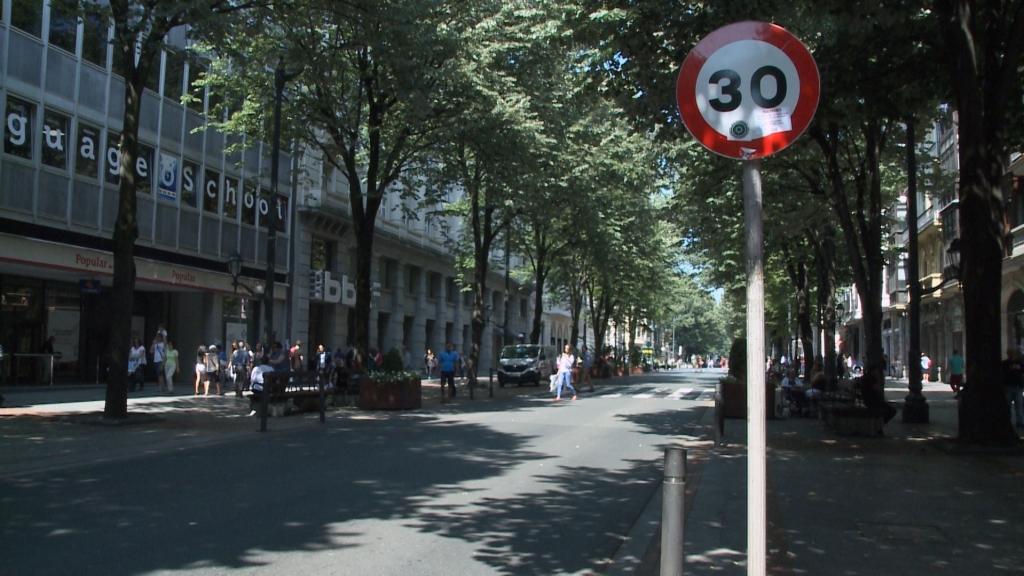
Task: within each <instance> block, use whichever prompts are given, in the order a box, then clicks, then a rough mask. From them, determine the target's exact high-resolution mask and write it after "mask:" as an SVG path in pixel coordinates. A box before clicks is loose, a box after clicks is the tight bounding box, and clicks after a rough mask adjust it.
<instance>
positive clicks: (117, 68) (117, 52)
mask: <svg viewBox="0 0 1024 576" xmlns="http://www.w3.org/2000/svg"><path fill="white" fill-rule="evenodd" d="M134 53H135V50H134V49H133V50H132V54H134ZM112 62H113V72H114V74H117V75H119V76H121V77H122V78H126V77H127V76H128V75H127V74H125V68H126V67H127V64H128V63H127V62H125V59H124V50H122V49H121V47H120V46H115V47H114V56H113V59H112Z"/></svg>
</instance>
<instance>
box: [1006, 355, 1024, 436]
mask: <svg viewBox="0 0 1024 576" xmlns="http://www.w3.org/2000/svg"><path fill="white" fill-rule="evenodd" d="M1002 368H1003V370H1002V372H1003V388H1004V390H1006V400H1007V402H1008V403H1009V404H1010V409H1011V412H1010V415H1011V416H1012V417H1013V420H1014V424H1015V425H1016V426H1017V430H1018V431H1021V430H1024V363H1022V361H1021V354H1020V351H1019V350H1017V349H1016V348H1012V347H1011V348H1007V349H1006V360H1003V366H1002Z"/></svg>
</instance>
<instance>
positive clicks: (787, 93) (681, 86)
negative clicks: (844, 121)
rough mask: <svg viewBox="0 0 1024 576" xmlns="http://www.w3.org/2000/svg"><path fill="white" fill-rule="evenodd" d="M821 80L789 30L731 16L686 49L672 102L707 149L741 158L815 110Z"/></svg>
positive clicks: (787, 136)
mask: <svg viewBox="0 0 1024 576" xmlns="http://www.w3.org/2000/svg"><path fill="white" fill-rule="evenodd" d="M819 91H820V83H819V77H818V67H817V65H816V64H815V63H814V58H813V57H812V56H811V53H810V52H808V51H807V47H805V46H804V45H803V43H801V42H800V40H798V39H797V38H796V37H795V36H793V35H792V34H790V33H789V32H788V31H786V30H785V29H784V28H782V27H781V26H777V25H775V24H769V23H766V22H737V23H735V24H729V25H728V26H724V27H722V28H719V29H718V30H715V31H714V32H712V33H711V34H709V35H707V36H706V37H705V38H704V39H703V40H701V41H700V43H698V44H697V46H695V47H694V48H693V50H691V51H690V53H689V54H688V55H687V56H686V60H684V61H683V66H682V68H681V69H680V71H679V80H678V82H677V83H676V101H677V103H678V105H679V112H680V114H681V115H682V117H683V123H684V124H685V125H686V129H687V130H689V131H690V133H691V134H693V136H694V138H696V139H697V140H698V141H699V142H700V143H701V144H703V145H704V146H705V147H706V148H708V149H709V150H711V151H712V152H715V153H717V154H721V155H722V156H727V157H729V158H736V159H741V160H753V159H756V158H763V157H765V156H769V155H771V154H774V153H775V152H778V151H779V150H782V149H783V148H785V147H787V146H789V145H790V144H792V143H793V141H794V140H796V139H797V137H799V136H800V134H802V133H803V131H804V130H806V129H807V126H808V125H809V124H810V123H811V119H812V118H813V117H814V112H815V110H816V109H817V107H818V94H819Z"/></svg>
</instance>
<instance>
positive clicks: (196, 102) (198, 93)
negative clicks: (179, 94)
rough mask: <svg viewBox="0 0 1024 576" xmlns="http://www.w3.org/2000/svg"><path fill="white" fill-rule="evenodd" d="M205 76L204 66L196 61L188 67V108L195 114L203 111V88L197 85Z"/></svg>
mask: <svg viewBox="0 0 1024 576" xmlns="http://www.w3.org/2000/svg"><path fill="white" fill-rule="evenodd" d="M205 74H206V66H204V65H203V64H202V63H201V62H199V61H198V60H192V61H191V62H190V63H189V66H188V95H189V96H190V97H191V98H189V102H188V107H189V108H191V109H192V110H195V111H196V112H202V111H203V91H204V90H205V89H206V87H205V86H202V85H200V84H199V80H200V79H202V77H203V76H204V75H205Z"/></svg>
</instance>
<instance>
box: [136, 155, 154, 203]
mask: <svg viewBox="0 0 1024 576" xmlns="http://www.w3.org/2000/svg"><path fill="white" fill-rule="evenodd" d="M152 190H153V149H152V148H150V147H149V146H146V145H144V144H139V155H138V156H137V157H136V158H135V192H137V193H139V194H149V193H150V192H152Z"/></svg>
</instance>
